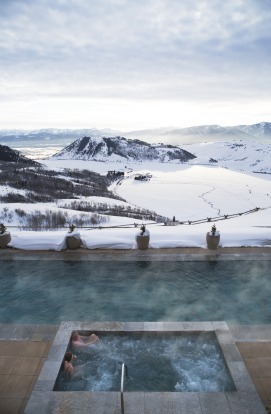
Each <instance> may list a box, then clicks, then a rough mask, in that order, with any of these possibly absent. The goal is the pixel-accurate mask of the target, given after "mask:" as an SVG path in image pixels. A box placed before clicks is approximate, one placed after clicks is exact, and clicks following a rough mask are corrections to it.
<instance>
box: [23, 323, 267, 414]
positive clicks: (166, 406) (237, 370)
mask: <svg viewBox="0 0 271 414" xmlns="http://www.w3.org/2000/svg"><path fill="white" fill-rule="evenodd" d="M73 330H78V331H88V332H90V331H92V332H93V331H94V332H96V333H98V334H99V332H105V331H106V332H126V333H127V332H178V333H181V332H214V333H215V334H216V337H217V339H218V342H219V344H220V347H221V350H222V353H223V355H224V358H225V361H226V364H227V366H228V368H229V371H230V374H231V376H232V379H233V382H234V384H235V387H236V391H232V392H208V393H198V392H195V393H193V392H190V393H189V392H184V393H181V392H180V393H179V392H162V393H160V392H159V393H158V392H157V393H156V392H127V393H125V392H124V406H125V413H126V414H127V413H136V414H147V413H161V414H175V413H176V414H177V413H180V412H187V413H189V414H207V413H208V414H209V413H210V414H211V413H213V414H217V413H218V412H219V413H220V414H255V413H257V414H264V413H266V411H265V408H264V406H263V404H262V402H261V400H260V398H259V396H258V393H257V392H256V390H255V387H254V385H253V382H252V380H251V378H250V376H249V374H248V371H247V369H246V367H245V364H244V362H243V359H242V357H241V354H240V353H239V350H238V348H237V346H236V344H235V341H234V338H233V337H232V335H231V332H230V329H229V327H228V325H227V324H226V322H224V321H222V322H220V321H218V322H208V321H207V322H135V323H133V322H92V323H85V322H84V323H82V322H62V323H61V325H60V326H59V329H58V331H57V334H56V336H55V339H54V342H53V345H52V348H51V351H50V352H49V355H48V358H47V360H46V361H45V363H44V366H43V369H42V371H41V373H40V375H39V378H38V380H37V383H36V386H35V388H34V390H33V392H32V395H31V397H30V400H29V403H28V405H27V407H26V409H25V414H36V413H37V412H38V413H39V414H43V413H44V414H45V413H49V412H50V414H56V413H60V412H65V413H77V412H78V413H79V412H80V413H82V412H93V413H94V412H95V413H96V414H100V413H105V412H106V413H112V414H113V413H116V412H121V405H120V392H89V391H79V392H78V391H77V392H61V391H53V388H54V385H55V380H56V378H57V375H58V373H59V370H60V367H61V364H62V361H63V357H64V354H65V352H66V350H67V347H68V345H69V342H70V337H71V333H72V331H73Z"/></svg>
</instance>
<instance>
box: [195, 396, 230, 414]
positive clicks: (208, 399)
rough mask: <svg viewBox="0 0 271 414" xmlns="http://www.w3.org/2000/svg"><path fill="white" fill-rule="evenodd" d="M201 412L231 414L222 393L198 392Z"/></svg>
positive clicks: (203, 413)
mask: <svg viewBox="0 0 271 414" xmlns="http://www.w3.org/2000/svg"><path fill="white" fill-rule="evenodd" d="M199 399H200V405H201V409H202V414H218V413H219V414H231V411H230V407H229V404H228V400H227V398H226V396H225V394H224V393H222V392H221V393H220V392H216V393H200V394H199Z"/></svg>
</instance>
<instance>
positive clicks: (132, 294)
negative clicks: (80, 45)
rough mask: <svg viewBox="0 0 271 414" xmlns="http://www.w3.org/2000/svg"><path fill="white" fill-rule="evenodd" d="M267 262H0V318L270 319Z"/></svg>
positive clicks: (241, 321) (37, 320) (5, 320)
mask: <svg viewBox="0 0 271 414" xmlns="http://www.w3.org/2000/svg"><path fill="white" fill-rule="evenodd" d="M270 280H271V261H269V260H263V261H261V260H250V261H244V260H241V261H237V260H230V261H206V260H205V261H158V260H156V261H148V260H142V261H120V260H112V261H103V260H100V261H91V260H85V261H84V260H82V261H71V260H70V261H69V260H66V261H62V260H41V261H39V260H2V261H1V262H0V281H1V290H0V301H1V309H0V322H1V323H39V324H58V323H59V322H60V321H63V320H80V321H204V320H209V321H211V320H225V321H227V322H230V323H237V324H265V323H270V321H271V301H270V297H271V283H270Z"/></svg>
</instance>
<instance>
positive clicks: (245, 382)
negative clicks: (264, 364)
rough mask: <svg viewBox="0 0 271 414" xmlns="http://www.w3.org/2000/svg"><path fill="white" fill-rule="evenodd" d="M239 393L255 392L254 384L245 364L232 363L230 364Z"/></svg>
mask: <svg viewBox="0 0 271 414" xmlns="http://www.w3.org/2000/svg"><path fill="white" fill-rule="evenodd" d="M228 367H229V370H230V373H231V376H232V379H233V381H234V384H235V386H236V389H237V391H255V387H254V384H253V382H252V380H251V378H250V376H249V374H248V371H247V369H246V367H245V364H244V363H243V362H237V361H232V362H229V364H228Z"/></svg>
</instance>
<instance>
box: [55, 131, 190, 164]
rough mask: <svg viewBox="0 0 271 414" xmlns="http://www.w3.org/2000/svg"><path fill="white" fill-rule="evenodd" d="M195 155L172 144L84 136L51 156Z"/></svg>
mask: <svg viewBox="0 0 271 414" xmlns="http://www.w3.org/2000/svg"><path fill="white" fill-rule="evenodd" d="M195 157H196V156H195V155H193V154H191V153H190V152H188V151H185V150H183V149H181V148H179V147H174V146H172V145H163V144H157V145H151V144H148V143H147V142H143V141H140V140H130V139H126V138H124V137H119V136H117V137H84V138H81V139H78V140H76V141H75V142H73V143H72V144H70V145H69V146H68V147H66V148H64V149H63V150H62V151H60V152H59V153H57V154H55V155H54V156H53V158H56V159H72V160H76V159H77V160H78V159H82V160H91V159H94V160H96V161H112V160H114V161H128V160H133V161H135V160H136V161H146V160H148V161H160V162H168V161H178V162H185V161H188V160H191V159H193V158H195Z"/></svg>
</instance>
